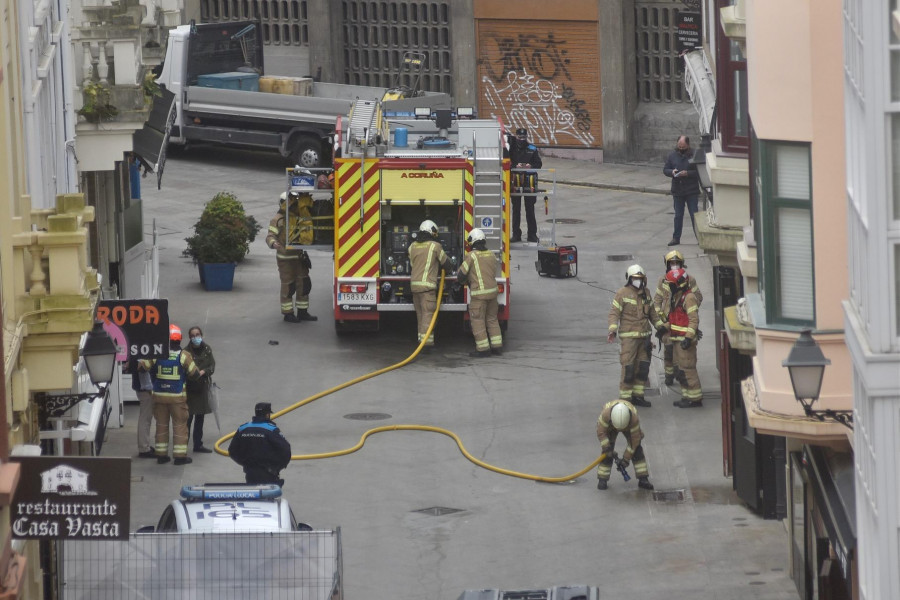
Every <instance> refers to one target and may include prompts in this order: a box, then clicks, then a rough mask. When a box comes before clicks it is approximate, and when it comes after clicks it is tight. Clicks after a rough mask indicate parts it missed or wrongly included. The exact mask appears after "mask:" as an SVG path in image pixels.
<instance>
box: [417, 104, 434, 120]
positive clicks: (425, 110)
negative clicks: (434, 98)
mask: <svg viewBox="0 0 900 600" xmlns="http://www.w3.org/2000/svg"><path fill="white" fill-rule="evenodd" d="M430 116H431V108H430V107H428V106H417V107H416V118H419V117H430Z"/></svg>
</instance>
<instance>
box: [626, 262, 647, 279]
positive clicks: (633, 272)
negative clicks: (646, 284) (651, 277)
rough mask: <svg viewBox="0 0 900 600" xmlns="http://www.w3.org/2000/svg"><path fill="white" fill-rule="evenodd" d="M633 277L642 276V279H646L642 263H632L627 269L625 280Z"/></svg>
mask: <svg viewBox="0 0 900 600" xmlns="http://www.w3.org/2000/svg"><path fill="white" fill-rule="evenodd" d="M632 277H640V278H641V279H646V278H647V276H646V275H645V274H644V268H643V267H642V266H641V265H631V266H630V267H628V269H627V270H626V271H625V282H626V283H627V282H628V280H630V279H631V278H632Z"/></svg>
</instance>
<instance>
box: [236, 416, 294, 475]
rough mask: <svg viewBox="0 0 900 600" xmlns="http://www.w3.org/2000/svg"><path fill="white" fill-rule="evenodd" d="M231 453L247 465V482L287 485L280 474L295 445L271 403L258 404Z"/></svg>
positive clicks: (237, 460)
mask: <svg viewBox="0 0 900 600" xmlns="http://www.w3.org/2000/svg"><path fill="white" fill-rule="evenodd" d="M228 454H229V455H230V456H231V460H233V461H234V462H236V463H237V464H239V465H241V466H242V467H243V468H244V478H245V479H246V481H247V483H251V484H257V483H277V484H278V485H284V479H281V478H280V477H279V474H280V473H281V470H282V469H284V468H285V467H287V466H288V464H289V463H290V462H291V445H290V443H289V442H288V441H287V440H286V439H285V438H284V436H283V435H281V430H279V429H278V426H276V425H275V423H274V422H273V421H272V405H271V404H270V403H268V402H260V403H258V404H257V405H256V407H255V409H254V416H253V420H252V421H250V422H249V423H244V424H243V425H241V426H240V427H238V429H237V431H236V432H235V434H234V438H232V440H231V443H230V444H229V445H228Z"/></svg>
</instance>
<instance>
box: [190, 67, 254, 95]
mask: <svg viewBox="0 0 900 600" xmlns="http://www.w3.org/2000/svg"><path fill="white" fill-rule="evenodd" d="M197 85H199V86H200V87H208V88H216V89H220V90H243V91H245V92H258V91H259V74H258V73H238V72H233V73H208V74H206V75H200V76H198V77H197Z"/></svg>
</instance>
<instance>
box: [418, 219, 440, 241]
mask: <svg viewBox="0 0 900 600" xmlns="http://www.w3.org/2000/svg"><path fill="white" fill-rule="evenodd" d="M419 231H422V232H424V233H428V234H431V235H432V236H435V237H436V236H437V234H438V228H437V225H435V224H434V221H432V220H430V219H426V220H424V221H422V224H421V225H419Z"/></svg>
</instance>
